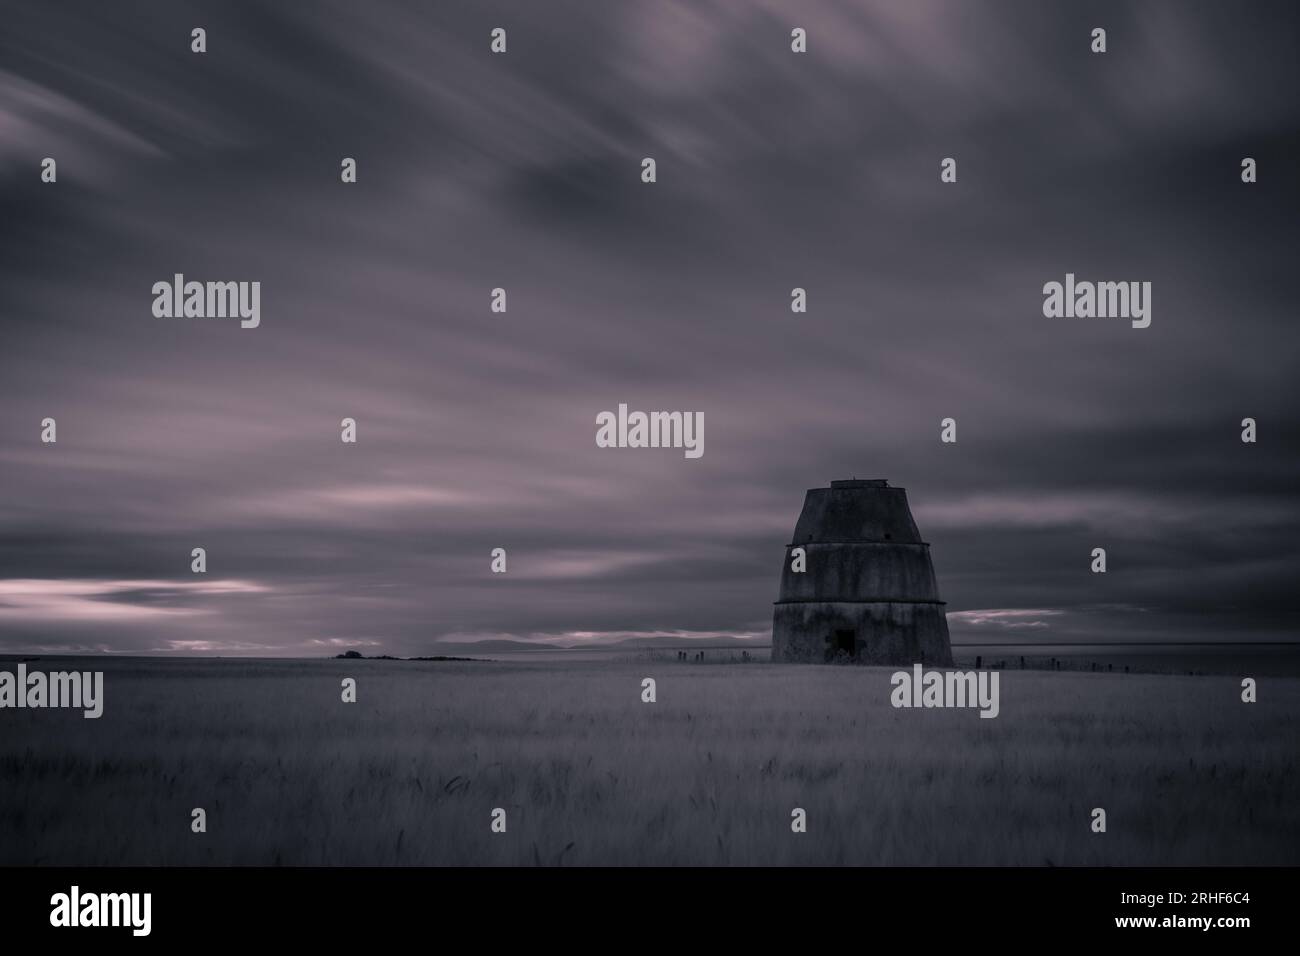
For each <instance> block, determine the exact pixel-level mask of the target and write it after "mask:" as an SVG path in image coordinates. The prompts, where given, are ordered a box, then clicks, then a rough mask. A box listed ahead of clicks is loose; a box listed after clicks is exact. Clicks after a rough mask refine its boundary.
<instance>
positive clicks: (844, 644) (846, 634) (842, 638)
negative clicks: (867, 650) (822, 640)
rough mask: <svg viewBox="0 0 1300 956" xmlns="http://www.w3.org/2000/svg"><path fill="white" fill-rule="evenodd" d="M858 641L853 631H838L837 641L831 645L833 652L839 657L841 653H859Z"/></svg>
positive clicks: (853, 654)
mask: <svg viewBox="0 0 1300 956" xmlns="http://www.w3.org/2000/svg"><path fill="white" fill-rule="evenodd" d="M857 650H858V642H857V638H856V635H855V634H854V632H853V631H836V632H835V641H834V643H833V644H832V646H831V654H832V655H833V656H835V657H839V656H840V655H841V654H847V655H848V656H849V657H855V656H856V655H857Z"/></svg>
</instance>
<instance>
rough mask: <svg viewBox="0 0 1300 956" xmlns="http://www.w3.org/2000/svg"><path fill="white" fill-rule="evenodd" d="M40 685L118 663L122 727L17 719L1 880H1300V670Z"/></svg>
mask: <svg viewBox="0 0 1300 956" xmlns="http://www.w3.org/2000/svg"><path fill="white" fill-rule="evenodd" d="M29 666H30V667H32V668H48V669H52V670H53V669H67V668H69V667H71V666H76V667H79V668H86V669H102V670H105V672H106V676H105V698H106V703H105V712H104V716H103V717H102V718H100V719H99V720H85V719H83V718H82V717H81V714H80V712H69V711H31V710H6V711H4V712H0V782H2V789H0V864H49V865H99V864H124V865H169V866H170V865H196V864H207V865H210V864H226V865H229V864H235V865H242V864H284V865H318V864H325V865H331V864H363V865H429V864H435V865H443V864H447V865H507V864H524V865H711V864H721V865H769V864H787V865H791V864H792V865H845V864H848V865H900V864H901V865H929V864H958V865H968V864H969V865H976V864H982V865H990V864H991V865H1004V864H1028V865H1058V866H1059V865H1079V864H1116V865H1193V866H1195V865H1210V864H1214V865H1229V864H1296V863H1300V809H1298V806H1297V804H1298V801H1297V797H1298V796H1300V772H1298V770H1297V755H1298V753H1300V748H1298V747H1297V744H1296V741H1297V740H1300V680H1297V679H1295V678H1268V679H1263V680H1261V683H1260V688H1259V702H1258V703H1255V704H1243V703H1242V702H1241V700H1240V687H1239V680H1238V679H1237V678H1234V677H1209V676H1197V677H1184V676H1170V675H1120V674H1100V673H1099V674H1091V673H1065V672H1061V673H1053V672H1041V671H1007V672H1004V673H1003V674H1002V676H1001V715H1000V716H999V717H998V718H997V719H993V720H987V719H980V718H979V717H978V714H977V711H975V710H961V711H959V710H920V709H916V710H895V709H894V708H892V707H891V706H890V704H889V691H890V682H889V677H890V674H891V672H892V669H878V668H857V667H834V666H822V667H808V666H803V667H801V666H781V665H774V664H767V663H761V664H759V663H748V664H739V663H736V664H716V665H696V664H692V663H679V662H677V661H672V662H665V661H644V662H637V661H623V662H601V663H593V662H587V663H569V664H554V663H543V664H517V663H501V662H479V663H474V662H401V661H379V660H361V661H343V660H320V661H287V660H275V661H257V660H239V661H232V660H203V661H196V660H190V661H150V660H123V659H113V660H104V659H102V658H97V659H94V660H85V659H83V660H81V661H79V662H73V661H69V660H67V659H63V660H58V661H55V660H51V659H47V660H45V661H43V662H39V663H31V664H29ZM647 676H649V677H654V678H655V679H656V681H657V697H658V699H657V701H656V702H655V703H652V704H648V703H643V702H642V700H641V680H642V678H643V677H647ZM344 677H353V678H355V679H356V680H357V694H358V700H357V702H356V703H354V704H345V703H343V702H342V701H341V693H340V682H341V681H342V679H343V678H344ZM195 807H202V808H204V809H205V810H206V811H207V832H206V833H201V834H196V833H192V832H191V827H190V821H191V810H192V809H193V808H195ZM498 807H499V808H503V809H504V810H505V811H506V821H507V829H506V832H505V833H493V832H492V831H491V828H490V822H491V813H492V811H493V809H494V808H498ZM795 807H801V808H804V809H805V810H806V811H807V820H808V824H807V832H806V833H803V834H795V833H792V832H791V826H790V820H791V810H792V809H793V808H795ZM1093 807H1103V808H1105V810H1106V813H1107V817H1108V820H1107V824H1108V825H1107V832H1105V833H1102V834H1095V833H1092V832H1091V830H1090V827H1089V822H1090V813H1091V810H1092V808H1093Z"/></svg>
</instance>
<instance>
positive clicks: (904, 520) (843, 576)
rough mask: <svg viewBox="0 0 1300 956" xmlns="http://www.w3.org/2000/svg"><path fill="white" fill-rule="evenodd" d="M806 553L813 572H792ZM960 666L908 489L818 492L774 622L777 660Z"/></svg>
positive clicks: (806, 510) (811, 497) (871, 484)
mask: <svg viewBox="0 0 1300 956" xmlns="http://www.w3.org/2000/svg"><path fill="white" fill-rule="evenodd" d="M796 547H801V548H803V549H804V551H805V554H806V562H807V570H805V571H803V572H796V571H793V570H791V563H792V560H791V552H792V550H793V549H794V548H796ZM844 658H848V659H852V660H855V661H857V662H858V663H864V664H886V665H888V664H911V663H916V662H920V663H924V664H934V665H938V666H948V665H951V664H952V648H951V645H950V643H949V639H948V622H947V619H946V618H945V617H944V603H943V602H942V601H941V600H940V599H939V588H938V585H937V583H936V581H935V576H934V566H933V564H932V563H931V560H930V546H929V545H928V544H926V543H925V542H924V541H922V540H921V536H920V533H919V532H918V530H917V527H916V523H915V522H914V521H913V520H912V513H911V509H910V508H909V507H908V504H907V493H906V491H905V490H904V489H902V488H890V487H889V486H888V483H887V482H884V481H857V480H854V481H834V482H831V487H829V488H814V489H811V490H810V491H809V492H808V494H807V496H806V497H805V499H804V506H803V510H802V511H801V512H800V514H799V520H798V522H797V523H796V525H795V533H794V540H793V541H792V542H791V544H790V545H789V547H788V548H787V550H786V555H785V562H784V564H783V566H782V572H781V591H780V598H779V600H778V601H777V602H776V605H775V608H774V610H773V616H772V659H773V660H774V661H787V662H806V663H820V662H825V661H830V660H835V659H844Z"/></svg>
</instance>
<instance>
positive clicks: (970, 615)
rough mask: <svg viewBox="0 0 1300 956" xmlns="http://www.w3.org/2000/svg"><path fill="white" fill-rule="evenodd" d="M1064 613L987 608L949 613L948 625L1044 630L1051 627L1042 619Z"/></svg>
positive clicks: (1038, 609) (1043, 609)
mask: <svg viewBox="0 0 1300 956" xmlns="http://www.w3.org/2000/svg"><path fill="white" fill-rule="evenodd" d="M1064 613H1065V612H1064V611H1062V610H1057V609H1050V608H988V609H982V610H976V611H949V612H948V614H947V618H948V623H949V624H970V625H972V626H974V627H984V626H987V625H992V626H994V627H1002V628H1008V629H1013V630H1018V629H1022V628H1045V627H1050V626H1051V625H1050V624H1049V623H1048V622H1047V621H1046V620H1044V618H1050V617H1060V616H1061V615H1063V614H1064Z"/></svg>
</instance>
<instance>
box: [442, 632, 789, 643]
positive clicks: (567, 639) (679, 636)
mask: <svg viewBox="0 0 1300 956" xmlns="http://www.w3.org/2000/svg"><path fill="white" fill-rule="evenodd" d="M770 638H771V632H769V631H689V630H649V631H558V632H540V631H534V632H531V633H527V634H512V633H507V632H496V633H486V632H481V631H476V632H467V633H466V632H461V633H451V634H445V635H443V636H441V637H440V638H438V640H437V641H436V642H435V644H481V643H483V642H486V641H519V642H521V643H529V644H537V645H539V646H548V645H549V646H559V647H567V646H574V645H577V646H591V647H597V646H600V645H603V644H616V643H618V642H619V641H629V640H639V639H654V640H660V639H668V640H682V641H705V640H719V639H735V640H741V641H755V642H758V641H765V640H770Z"/></svg>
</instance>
